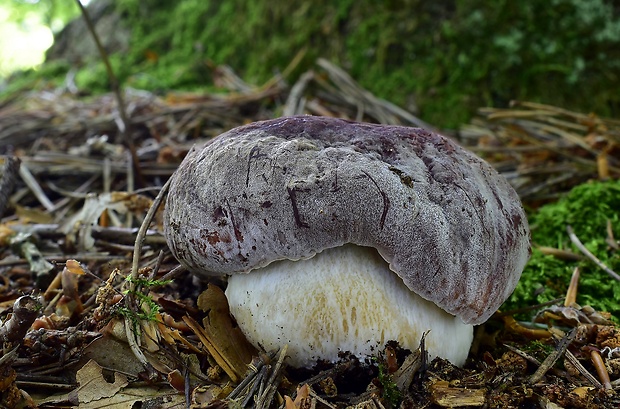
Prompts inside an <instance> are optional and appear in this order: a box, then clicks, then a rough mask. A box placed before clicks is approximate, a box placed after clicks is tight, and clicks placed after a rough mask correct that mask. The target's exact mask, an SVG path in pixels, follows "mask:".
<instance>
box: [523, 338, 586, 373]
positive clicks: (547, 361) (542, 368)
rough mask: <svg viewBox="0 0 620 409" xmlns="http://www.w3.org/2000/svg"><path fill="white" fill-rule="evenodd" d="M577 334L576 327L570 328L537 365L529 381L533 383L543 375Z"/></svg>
mask: <svg viewBox="0 0 620 409" xmlns="http://www.w3.org/2000/svg"><path fill="white" fill-rule="evenodd" d="M576 334H577V329H576V328H574V329H572V330H571V331H570V332H569V333H568V334H566V335H565V336H564V338H562V340H561V341H560V343H559V344H558V345H557V347H556V348H555V350H554V351H553V352H552V353H551V354H549V356H548V357H547V358H546V359H545V360H544V361H543V363H542V364H541V365H540V366H539V367H538V369H537V370H536V372H534V374H533V375H532V376H531V377H530V379H529V383H531V384H534V383H537V382H538V381H540V380H541V379H542V377H543V376H545V374H546V373H547V371H548V370H549V369H551V367H553V365H554V364H555V362H556V361H557V360H558V359H559V358H560V357H561V356H562V355H563V354H564V352H565V351H566V349H567V348H568V346H569V345H570V343H571V342H573V339H575V335H576Z"/></svg>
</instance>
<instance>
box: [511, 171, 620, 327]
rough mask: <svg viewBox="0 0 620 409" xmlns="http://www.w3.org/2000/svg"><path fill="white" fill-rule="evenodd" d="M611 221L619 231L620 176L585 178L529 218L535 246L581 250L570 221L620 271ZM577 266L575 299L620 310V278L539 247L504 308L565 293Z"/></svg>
mask: <svg viewBox="0 0 620 409" xmlns="http://www.w3.org/2000/svg"><path fill="white" fill-rule="evenodd" d="M608 220H609V221H610V222H611V225H612V230H613V231H614V232H615V234H616V235H618V234H620V181H618V180H616V181H608V182H591V183H586V184H583V185H580V186H577V187H575V188H574V189H573V190H571V191H570V192H569V193H568V194H567V195H566V196H565V197H563V198H562V199H560V200H559V201H558V202H556V203H552V204H548V205H545V206H543V207H541V208H540V209H539V210H538V211H537V212H536V213H534V214H533V215H532V216H531V217H530V224H531V228H532V241H533V243H534V244H535V245H539V246H550V247H556V248H560V249H568V250H573V251H574V252H576V253H579V250H578V249H576V248H575V247H574V246H573V244H572V243H571V241H570V239H569V236H568V233H567V231H566V226H567V225H570V226H572V227H573V230H574V231H575V234H576V235H577V237H579V239H580V240H581V242H582V243H583V244H584V245H585V246H586V247H587V248H588V250H590V251H591V252H592V253H593V254H594V255H595V256H596V257H597V258H599V259H600V260H601V261H602V262H604V263H605V264H606V265H607V266H608V267H610V268H611V269H612V270H614V271H616V272H618V271H620V253H618V252H617V251H614V250H613V249H610V248H609V246H608V245H607V243H606V242H605V238H606V237H607V221H608ZM576 266H579V268H580V271H581V276H580V281H579V291H578V296H577V302H578V303H579V304H581V305H591V306H593V307H594V308H596V309H597V310H600V311H608V312H611V313H617V312H618V311H620V282H618V281H616V280H614V279H613V278H611V277H610V276H608V275H607V274H606V273H605V272H603V271H602V270H601V269H600V268H598V267H597V266H596V265H595V264H594V263H592V262H591V261H589V260H583V261H579V262H568V261H563V260H559V259H557V258H555V257H553V256H548V255H544V254H542V253H541V252H540V251H539V250H537V249H534V251H533V254H532V258H531V259H530V261H529V263H528V264H527V266H526V268H525V271H524V272H523V276H522V278H521V281H520V282H519V285H518V286H517V289H516V290H515V292H514V294H513V295H512V297H511V298H510V300H509V301H508V302H507V303H506V304H505V305H504V307H503V310H510V309H513V308H517V307H524V306H529V305H534V304H538V303H542V302H545V301H549V300H552V299H555V298H560V297H563V296H564V295H565V293H566V290H567V288H568V284H569V281H570V278H571V275H572V272H573V270H574V268H575V267H576ZM618 318H620V317H618V316H616V319H618Z"/></svg>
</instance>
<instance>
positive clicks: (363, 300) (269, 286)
mask: <svg viewBox="0 0 620 409" xmlns="http://www.w3.org/2000/svg"><path fill="white" fill-rule="evenodd" d="M226 296H227V298H228V301H229V304H230V310H231V313H232V314H233V315H234V317H235V318H236V320H237V322H238V324H239V326H240V328H241V330H242V331H243V332H244V334H245V335H246V336H247V337H248V339H249V340H250V342H252V343H253V344H254V345H256V346H260V347H262V348H263V349H265V350H267V351H270V350H274V349H277V348H279V347H281V346H283V345H284V344H288V346H289V349H288V355H289V356H290V358H289V359H290V360H289V363H290V364H291V365H293V366H297V367H307V366H310V365H311V364H312V363H314V362H316V361H317V360H319V359H322V360H327V361H336V360H337V359H338V354H339V353H340V352H351V353H353V354H355V355H357V356H358V357H360V358H363V357H365V356H369V355H373V354H375V353H377V352H378V351H379V350H380V349H381V348H383V346H384V345H385V343H386V342H387V341H391V340H395V341H398V342H399V343H400V345H401V346H403V347H405V348H408V349H411V350H415V349H416V348H417V347H418V345H419V343H420V339H421V337H422V335H423V333H424V332H426V331H430V332H429V333H428V335H427V336H426V339H425V346H426V349H427V350H428V352H429V355H430V357H431V358H432V357H435V356H439V357H442V358H445V359H448V360H449V361H451V362H452V363H454V364H455V365H462V364H463V363H464V362H465V359H466V358H467V354H468V352H469V348H470V346H471V342H472V339H473V326H472V325H469V324H465V323H463V322H462V321H461V320H460V319H459V318H457V317H455V316H453V315H451V314H448V313H447V312H445V311H444V310H442V309H441V308H439V307H437V306H436V305H435V304H433V303H432V302H430V301H427V300H425V299H423V298H422V297H420V296H418V295H417V294H415V293H413V292H412V291H411V290H409V288H407V287H406V286H405V284H404V283H403V282H402V280H401V279H400V278H399V277H398V276H397V275H396V274H394V273H393V272H392V271H390V269H389V266H388V264H387V263H386V262H385V261H384V260H383V259H382V258H381V256H380V255H379V254H378V253H377V251H376V250H375V249H373V248H369V247H360V246H356V245H353V244H347V245H344V246H340V247H335V248H331V249H327V250H324V251H323V252H321V253H319V254H317V255H316V256H314V257H312V258H310V259H306V260H299V261H289V260H282V261H277V262H274V263H271V264H270V265H268V266H266V267H263V268H261V269H258V270H254V271H252V272H251V273H249V274H235V275H233V276H231V277H230V278H229V281H228V288H227V290H226Z"/></svg>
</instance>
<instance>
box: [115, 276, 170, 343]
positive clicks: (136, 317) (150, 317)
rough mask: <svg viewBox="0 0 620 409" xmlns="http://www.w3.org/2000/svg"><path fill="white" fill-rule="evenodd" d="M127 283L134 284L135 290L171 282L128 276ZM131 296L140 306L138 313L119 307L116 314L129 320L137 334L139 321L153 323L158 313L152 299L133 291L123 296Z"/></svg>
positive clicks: (157, 307) (157, 308)
mask: <svg viewBox="0 0 620 409" xmlns="http://www.w3.org/2000/svg"><path fill="white" fill-rule="evenodd" d="M126 280H127V281H129V282H133V283H135V284H136V288H138V289H139V288H152V287H160V286H163V285H166V284H169V283H170V282H171V280H150V279H146V278H142V277H139V278H137V279H133V278H131V276H128V277H127V279H126ZM129 294H131V295H132V296H133V297H134V298H136V299H137V301H138V302H137V304H138V305H139V306H140V309H139V310H138V311H134V310H132V309H130V308H127V307H119V308H118V310H117V312H118V313H119V314H120V315H122V316H124V317H128V318H129V319H131V321H132V324H133V327H134V330H135V331H137V332H136V333H139V328H140V322H141V321H155V320H156V318H157V313H158V312H159V305H157V303H156V302H155V300H153V297H151V296H149V295H147V294H144V293H142V292H141V291H139V290H135V291H131V292H129V291H127V292H126V293H125V296H127V295H129Z"/></svg>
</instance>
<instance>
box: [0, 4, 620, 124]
mask: <svg viewBox="0 0 620 409" xmlns="http://www.w3.org/2000/svg"><path fill="white" fill-rule="evenodd" d="M83 3H84V4H88V9H89V11H90V14H91V17H92V19H93V20H94V22H95V24H96V27H97V31H98V34H99V35H100V36H101V41H102V43H103V44H104V46H105V48H106V50H107V51H108V52H109V53H110V55H111V60H112V65H113V67H114V68H115V70H116V73H117V75H118V77H119V80H120V81H121V83H122V84H124V85H125V86H129V87H133V88H138V89H145V90H150V91H155V92H165V91H167V90H170V89H176V90H192V91H195V90H200V89H206V90H209V89H210V88H213V86H214V79H213V76H212V71H213V70H212V68H213V66H216V65H221V64H226V65H228V66H229V67H231V68H232V69H233V70H234V71H235V72H236V73H238V74H239V76H240V77H241V78H243V79H244V80H245V81H247V82H249V83H253V84H262V83H264V82H265V81H267V80H268V79H269V78H271V77H272V76H274V75H275V74H278V73H282V72H283V71H284V70H285V69H286V67H287V66H289V64H291V62H292V61H293V60H294V59H295V57H296V56H298V57H299V58H300V61H299V62H298V63H297V64H296V65H295V66H294V69H293V70H292V71H291V72H287V73H286V74H287V80H288V81H289V82H290V83H294V82H295V80H296V76H298V75H299V74H300V73H302V72H305V71H306V70H307V69H308V68H309V67H311V66H312V65H313V64H314V63H315V61H316V60H317V58H319V57H322V58H325V59H327V60H329V61H330V62H332V63H334V64H336V65H337V66H339V67H341V68H343V69H344V70H345V71H347V72H348V73H349V74H350V75H351V76H352V77H353V78H354V79H355V80H357V81H358V82H359V83H360V84H361V85H362V86H363V87H364V88H366V89H368V90H369V91H371V92H372V93H374V94H375V95H377V96H379V97H381V98H385V99H387V100H389V101H392V102H394V103H395V104H397V105H399V106H401V107H403V108H405V109H407V110H408V111H410V112H413V113H415V114H417V115H418V116H419V117H421V118H422V119H423V120H425V121H426V122H428V123H431V124H434V125H435V126H437V127H440V128H444V129H446V128H450V129H455V128H457V127H458V126H459V125H461V124H463V123H465V122H467V121H468V120H469V119H470V118H471V117H472V115H473V114H474V113H475V111H476V109H477V108H478V107H481V106H494V107H505V106H507V105H508V103H509V102H510V101H511V100H513V99H517V100H527V101H533V102H542V103H546V104H551V105H558V106H562V107H564V108H567V109H571V110H578V111H582V112H590V111H592V112H596V113H597V114H598V115H600V116H610V117H613V116H617V115H618V110H619V108H620V93H618V92H617V90H618V88H619V85H620V84H619V82H620V77H619V74H620V46H619V45H620V4H619V3H618V2H615V1H611V0H549V1H546V2H540V1H534V0H530V1H520V2H515V1H505V0H499V1H495V2H488V1H483V0H438V1H433V2H429V1H422V0H387V1H383V2H377V1H371V0H338V1H325V0H316V1H308V0H306V1H284V0H255V1H252V2H247V1H244V0H182V1H174V2H170V1H164V0H91V1H90V2H86V1H84V2H83ZM24 70H25V71H24ZM16 71H17V73H16ZM0 75H1V76H2V92H3V93H4V94H6V93H7V92H11V91H13V90H15V89H19V88H23V87H44V86H50V85H51V84H53V85H56V86H57V85H58V84H61V83H62V82H63V81H66V80H67V75H70V77H71V78H72V81H74V83H75V86H76V87H77V89H78V90H79V91H80V92H83V93H97V92H103V91H107V90H109V84H108V82H109V79H108V77H107V75H106V74H105V70H104V68H103V65H102V63H101V58H100V57H99V55H98V53H97V50H96V48H95V47H94V44H93V41H92V39H91V36H90V35H88V32H87V31H86V28H85V26H84V23H83V21H82V19H81V18H80V12H79V9H78V7H77V5H76V3H75V2H74V1H53V0H8V1H5V2H3V4H2V5H0Z"/></svg>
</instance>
